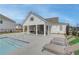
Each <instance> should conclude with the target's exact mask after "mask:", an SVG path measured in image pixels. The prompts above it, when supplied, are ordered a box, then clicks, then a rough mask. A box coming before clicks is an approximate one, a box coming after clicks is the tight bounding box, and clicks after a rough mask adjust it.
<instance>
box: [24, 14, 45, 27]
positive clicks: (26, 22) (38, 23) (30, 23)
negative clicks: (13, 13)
mask: <svg viewBox="0 0 79 59" xmlns="http://www.w3.org/2000/svg"><path fill="white" fill-rule="evenodd" d="M31 17H33V18H34V20H33V21H31V20H30V19H31ZM41 24H45V22H44V21H42V20H40V18H38V17H36V16H34V15H32V14H31V15H30V16H29V17H28V18H27V19H26V21H25V22H24V24H23V26H25V25H41Z"/></svg>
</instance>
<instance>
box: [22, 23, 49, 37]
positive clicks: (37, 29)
mask: <svg viewBox="0 0 79 59" xmlns="http://www.w3.org/2000/svg"><path fill="white" fill-rule="evenodd" d="M23 32H27V33H28V34H29V33H32V34H36V35H38V34H44V36H46V35H47V34H49V26H48V25H46V24H40V25H28V26H23Z"/></svg>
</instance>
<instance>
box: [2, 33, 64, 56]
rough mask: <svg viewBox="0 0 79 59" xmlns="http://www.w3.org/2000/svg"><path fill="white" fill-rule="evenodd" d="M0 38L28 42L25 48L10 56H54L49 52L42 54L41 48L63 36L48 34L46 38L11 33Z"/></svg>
mask: <svg viewBox="0 0 79 59" xmlns="http://www.w3.org/2000/svg"><path fill="white" fill-rule="evenodd" d="M0 37H11V38H15V39H19V40H23V41H26V42H29V44H27V45H26V46H24V47H22V48H17V49H16V50H15V51H12V52H11V53H9V54H10V55H55V54H54V53H50V52H47V51H45V52H42V51H41V50H42V49H43V46H44V45H45V44H47V43H49V42H50V40H52V39H53V38H54V37H60V38H65V36H64V35H60V34H50V35H47V36H43V35H37V36H36V35H34V34H27V33H23V32H22V33H11V34H2V35H0Z"/></svg>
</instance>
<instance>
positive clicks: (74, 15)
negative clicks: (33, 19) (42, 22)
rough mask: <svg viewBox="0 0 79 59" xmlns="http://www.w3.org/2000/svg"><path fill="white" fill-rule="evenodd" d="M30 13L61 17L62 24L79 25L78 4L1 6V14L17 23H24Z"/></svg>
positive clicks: (47, 16) (44, 16) (45, 16)
mask: <svg viewBox="0 0 79 59" xmlns="http://www.w3.org/2000/svg"><path fill="white" fill-rule="evenodd" d="M30 11H33V12H35V13H37V14H38V15H40V16H42V17H43V18H51V17H59V21H60V22H64V23H69V24H70V25H72V26H76V25H77V24H79V5H78V4H0V14H3V15H5V16H7V17H9V18H11V19H12V20H14V21H16V23H21V24H22V23H23V21H24V19H25V18H26V16H27V15H28V13H29V12H30Z"/></svg>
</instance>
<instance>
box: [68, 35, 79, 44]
mask: <svg viewBox="0 0 79 59" xmlns="http://www.w3.org/2000/svg"><path fill="white" fill-rule="evenodd" d="M77 43H79V37H75V38H74V39H73V40H72V41H70V42H69V44H70V45H74V44H77Z"/></svg>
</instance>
